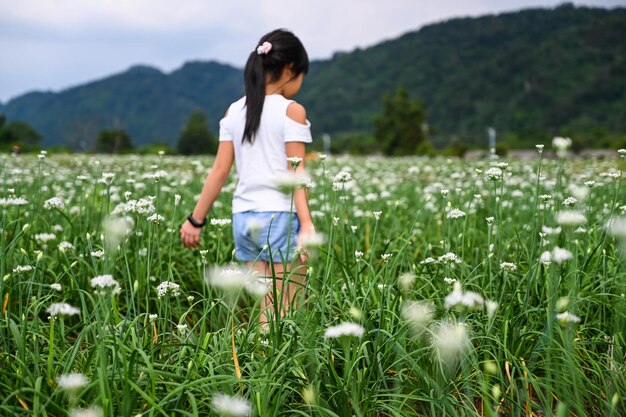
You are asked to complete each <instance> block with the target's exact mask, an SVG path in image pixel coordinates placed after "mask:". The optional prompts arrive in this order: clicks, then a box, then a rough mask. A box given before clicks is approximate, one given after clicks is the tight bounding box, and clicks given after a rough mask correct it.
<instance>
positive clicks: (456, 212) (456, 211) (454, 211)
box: [448, 208, 465, 219]
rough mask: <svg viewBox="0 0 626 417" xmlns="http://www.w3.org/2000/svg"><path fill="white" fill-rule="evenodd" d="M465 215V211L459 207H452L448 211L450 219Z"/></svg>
mask: <svg viewBox="0 0 626 417" xmlns="http://www.w3.org/2000/svg"><path fill="white" fill-rule="evenodd" d="M464 216H465V212H464V211H461V210H459V209H456V208H455V209H452V210H450V211H449V212H448V218H449V219H458V218H460V217H464Z"/></svg>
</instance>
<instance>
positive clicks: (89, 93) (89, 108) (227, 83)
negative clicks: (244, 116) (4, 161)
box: [0, 62, 243, 148]
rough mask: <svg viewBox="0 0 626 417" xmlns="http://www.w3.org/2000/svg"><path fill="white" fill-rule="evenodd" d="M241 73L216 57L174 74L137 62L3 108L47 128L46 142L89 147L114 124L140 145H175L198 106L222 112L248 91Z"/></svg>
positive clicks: (42, 129) (31, 95)
mask: <svg viewBox="0 0 626 417" xmlns="http://www.w3.org/2000/svg"><path fill="white" fill-rule="evenodd" d="M241 77H242V75H241V70H239V69H236V68H233V67H231V66H228V65H223V64H219V63H216V62H189V63H186V64H185V65H184V66H183V67H182V68H180V69H178V70H176V71H174V72H172V73H170V74H164V73H162V72H161V71H159V70H158V69H156V68H152V67H149V66H134V67H132V68H130V69H129V70H128V71H125V72H123V73H120V74H117V75H113V76H111V77H107V78H104V79H102V80H98V81H94V82H91V83H88V84H85V85H82V86H78V87H74V88H70V89H67V90H64V91H61V92H58V93H29V94H25V95H23V96H20V97H18V98H16V99H13V100H11V101H9V102H8V103H7V105H6V106H5V107H4V108H3V109H0V112H4V113H5V114H7V116H8V118H9V119H19V120H24V121H26V122H28V123H29V124H31V125H32V126H33V127H34V128H35V129H36V130H37V131H39V132H41V133H43V135H44V141H43V146H48V145H52V144H59V143H61V144H66V145H69V146H72V147H76V148H81V147H83V148H84V147H88V145H89V144H90V143H91V142H92V141H93V139H94V138H95V136H96V135H97V133H98V131H99V130H100V129H104V128H112V127H116V128H122V129H125V130H126V131H127V132H128V133H129V134H130V135H131V137H132V140H133V144H135V145H143V144H149V143H153V142H157V141H160V142H165V143H169V144H170V145H172V144H174V142H175V140H176V138H177V136H178V134H179V133H180V129H181V128H182V126H183V125H184V123H185V121H186V119H187V117H188V116H189V114H190V113H191V112H192V111H193V110H195V109H202V110H204V111H205V112H207V114H210V115H219V114H223V112H224V111H225V109H226V104H227V103H228V102H230V100H231V99H232V98H234V97H237V96H241V94H243V89H242V87H241ZM215 117H217V116H215ZM215 117H214V118H213V119H215Z"/></svg>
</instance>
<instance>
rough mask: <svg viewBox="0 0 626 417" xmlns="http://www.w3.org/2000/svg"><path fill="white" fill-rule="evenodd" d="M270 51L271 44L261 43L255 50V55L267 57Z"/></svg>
mask: <svg viewBox="0 0 626 417" xmlns="http://www.w3.org/2000/svg"><path fill="white" fill-rule="evenodd" d="M271 50H272V44H271V43H269V42H263V44H262V45H259V46H258V47H257V48H256V53H257V54H259V55H267V54H269V53H270V51H271Z"/></svg>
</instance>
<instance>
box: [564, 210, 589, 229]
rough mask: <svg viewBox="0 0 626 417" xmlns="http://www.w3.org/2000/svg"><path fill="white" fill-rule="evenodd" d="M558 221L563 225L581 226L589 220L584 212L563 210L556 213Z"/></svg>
mask: <svg viewBox="0 0 626 417" xmlns="http://www.w3.org/2000/svg"><path fill="white" fill-rule="evenodd" d="M556 222H557V223H558V224H560V225H562V226H579V225H581V224H585V223H586V222H587V218H586V217H585V215H584V214H582V213H581V212H578V211H573V210H563V211H560V212H558V213H557V214H556Z"/></svg>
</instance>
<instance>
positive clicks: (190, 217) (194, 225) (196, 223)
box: [187, 213, 206, 228]
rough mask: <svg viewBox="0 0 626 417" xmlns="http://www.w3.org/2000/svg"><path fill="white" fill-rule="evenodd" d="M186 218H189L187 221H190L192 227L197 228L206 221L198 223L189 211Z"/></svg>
mask: <svg viewBox="0 0 626 417" xmlns="http://www.w3.org/2000/svg"><path fill="white" fill-rule="evenodd" d="M187 220H189V223H191V225H192V226H193V227H197V228H200V227H202V226H204V224H205V223H206V219H205V220H204V221H203V222H202V223H198V222H197V221H196V219H194V218H193V213H189V216H187Z"/></svg>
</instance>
